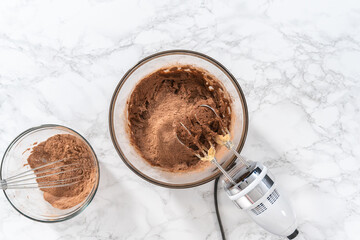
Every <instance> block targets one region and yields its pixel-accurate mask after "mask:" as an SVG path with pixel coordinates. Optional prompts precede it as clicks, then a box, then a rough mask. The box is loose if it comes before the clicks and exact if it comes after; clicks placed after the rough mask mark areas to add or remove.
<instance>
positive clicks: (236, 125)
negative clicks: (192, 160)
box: [109, 50, 248, 188]
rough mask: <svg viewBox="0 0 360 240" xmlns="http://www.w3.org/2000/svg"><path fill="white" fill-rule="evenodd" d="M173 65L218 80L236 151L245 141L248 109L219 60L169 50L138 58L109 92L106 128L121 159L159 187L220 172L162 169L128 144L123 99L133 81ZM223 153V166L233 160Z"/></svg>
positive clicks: (204, 178) (200, 179) (187, 183)
mask: <svg viewBox="0 0 360 240" xmlns="http://www.w3.org/2000/svg"><path fill="white" fill-rule="evenodd" d="M176 64H182V65H193V66H195V67H200V68H203V69H205V70H207V71H208V72H209V73H210V74H212V75H213V76H215V77H216V78H217V79H219V80H220V81H221V82H222V84H223V85H224V87H225V88H226V89H227V91H228V92H229V94H230V96H231V98H232V111H233V113H235V114H234V115H235V116H234V119H233V120H232V126H231V132H232V137H233V139H232V141H233V143H234V145H235V146H236V148H237V150H238V151H240V150H241V149H242V147H243V145H244V143H245V138H246V133H247V129H248V112H247V106H246V101H245V97H244V94H243V92H242V90H241V88H240V86H239V83H238V82H237V81H236V79H235V78H234V76H232V75H231V73H230V72H229V71H228V70H227V69H226V68H225V67H224V66H223V65H221V64H220V63H219V62H217V61H216V60H214V59H212V58H211V57H209V56H206V55H204V54H201V53H197V52H193V51H187V50H171V51H165V52H160V53H157V54H154V55H151V56H149V57H147V58H145V59H143V60H141V61H140V62H139V63H138V64H136V65H135V66H134V67H133V68H131V69H130V70H129V71H128V72H127V73H126V74H125V76H124V77H123V78H122V79H121V81H120V82H119V84H118V85H117V87H116V89H115V92H114V94H113V97H112V100H111V105H110V115H109V127H110V134H111V138H112V141H113V144H114V146H115V148H116V150H117V152H118V153H119V155H120V157H121V159H122V160H123V161H124V162H125V164H126V165H127V166H128V167H129V168H130V169H131V170H132V171H134V172H135V173H136V174H137V175H139V176H140V177H142V178H144V179H145V180H147V181H149V182H151V183H154V184H157V185H160V186H163V187H169V188H189V187H194V186H198V185H201V184H204V183H207V182H209V181H211V180H213V179H215V178H216V177H217V176H219V174H220V172H219V171H218V170H217V169H216V167H214V166H211V167H208V168H206V169H204V170H202V171H199V172H187V173H172V172H166V171H164V170H161V169H159V168H156V167H153V166H151V165H150V164H148V163H147V162H146V161H145V160H144V159H142V157H141V156H140V155H139V154H138V153H137V151H136V150H135V148H134V147H133V146H132V145H131V144H130V139H129V135H128V133H127V127H128V121H127V100H128V98H129V97H130V95H131V93H132V91H133V89H134V87H135V86H136V84H137V83H138V82H139V81H140V80H142V79H143V78H144V77H145V76H147V75H148V74H151V73H153V72H154V71H156V70H158V69H159V68H162V67H166V66H170V65H176ZM223 152H224V153H223V154H222V155H221V157H220V158H218V161H219V162H220V164H222V166H223V167H224V168H226V167H227V166H229V165H230V164H231V163H232V162H233V161H234V160H235V157H234V155H233V154H231V153H230V152H229V151H223Z"/></svg>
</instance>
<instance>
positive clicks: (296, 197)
mask: <svg viewBox="0 0 360 240" xmlns="http://www.w3.org/2000/svg"><path fill="white" fill-rule="evenodd" d="M359 22H360V2H359V1H357V0H354V1H348V0H344V1H338V0H331V1H327V0H326V1H325V0H323V1H320V0H315V1H304V0H294V1H285V0H254V1H210V0H209V1H183V0H181V1H180V0H176V1H167V2H166V1H145V0H143V1H115V0H114V1H111V0H89V1H85V0H77V1H26V0H23V1H1V2H0V126H1V127H0V152H1V153H3V152H4V151H5V149H6V147H7V146H8V144H9V143H10V141H11V140H12V139H13V138H14V137H15V136H17V135H18V134H19V133H20V132H22V131H23V130H25V129H27V128H29V127H32V126H37V125H40V124H43V123H58V124H62V125H65V126H69V127H71V128H74V129H76V130H77V131H79V132H80V133H81V134H83V135H84V136H85V137H87V139H88V140H89V141H90V143H91V144H92V146H93V147H94V149H95V151H96V153H97V154H98V157H99V159H100V162H101V163H100V164H101V171H102V172H101V183H100V188H99V191H98V193H97V195H96V197H95V199H94V201H93V202H92V203H91V205H90V206H89V207H88V208H87V209H86V211H85V212H83V213H82V214H81V215H79V216H77V217H75V218H74V219H72V220H69V221H67V222H63V223H57V224H42V223H37V222H33V221H31V220H29V219H26V218H25V217H23V216H21V215H20V214H18V213H17V212H16V211H15V210H14V209H13V208H12V207H11V206H10V204H9V203H8V202H7V200H6V199H5V197H4V195H3V194H1V195H0V206H1V207H0V217H1V220H0V239H2V240H3V239H5V240H7V239H36V240H42V239H44V240H45V239H46V240H47V239H57V240H70V239H154V240H155V239H219V238H220V235H219V231H218V227H217V225H216V224H217V223H216V218H215V214H214V207H213V191H212V188H213V183H209V184H206V185H203V186H201V187H197V188H193V189H187V190H170V189H165V188H161V187H157V186H155V185H152V184H150V183H147V182H145V181H144V180H142V179H140V178H139V177H138V176H136V175H135V174H133V173H132V172H131V171H130V170H129V169H128V168H127V167H126V166H125V165H124V164H123V162H122V161H121V160H120V158H119V157H118V155H117V153H116V151H115V149H114V147H113V145H112V143H111V140H110V136H109V131H108V107H109V103H110V98H111V96H112V93H113V90H114V88H115V86H116V84H117V83H118V81H119V80H120V78H121V77H122V76H123V74H124V73H125V72H126V71H127V70H128V69H129V68H130V67H131V66H132V65H134V64H135V63H136V62H137V61H139V60H140V59H141V58H143V57H145V56H148V55H150V54H153V53H155V52H158V51H162V50H168V49H174V48H175V49H190V50H195V51H200V52H203V53H205V54H208V55H210V56H212V57H214V58H215V59H217V60H219V61H220V62H221V63H223V64H224V65H225V66H226V67H227V68H228V69H229V70H230V71H231V72H232V73H233V74H234V75H235V77H236V78H237V79H238V81H239V83H240V85H241V86H242V88H243V90H244V92H245V95H246V98H247V101H248V107H249V113H250V128H249V134H248V138H247V141H246V144H245V148H244V150H243V152H242V153H243V155H245V156H247V157H248V158H250V159H253V160H255V161H262V162H264V163H265V164H267V165H268V166H269V167H270V168H271V169H272V170H273V172H274V173H275V175H276V176H277V179H278V181H279V183H280V185H281V186H282V187H283V188H284V189H285V191H287V193H288V195H289V197H290V199H291V202H292V204H293V206H294V209H295V211H296V212H297V215H298V221H299V230H300V231H301V237H299V238H298V239H316V240H340V239H352V240H355V239H360V215H359V213H360V175H359V170H360V162H359V160H360V147H359V146H360V137H359V136H360V126H359V121H360V112H359V107H360V95H359V94H360V80H359V78H360V68H359V62H360V27H359ZM135 189H136V190H138V192H135V191H134V190H135ZM139 191H140V192H139ZM144 195H145V196H146V197H144ZM220 208H221V211H222V216H223V221H224V225H225V228H226V234H227V237H228V239H247V240H256V239H261V240H270V239H271V240H277V239H280V238H279V237H276V236H273V235H271V234H269V233H267V232H265V231H264V230H262V229H260V228H259V227H257V226H256V225H255V224H254V223H253V222H252V221H251V220H250V219H249V218H248V217H247V216H246V215H245V214H244V213H242V212H240V211H239V210H238V209H237V208H236V207H235V206H234V205H233V204H232V203H231V202H230V200H228V199H227V197H226V196H225V194H224V193H223V192H221V193H220Z"/></svg>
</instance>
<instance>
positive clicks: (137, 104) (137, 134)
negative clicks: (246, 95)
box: [128, 65, 231, 172]
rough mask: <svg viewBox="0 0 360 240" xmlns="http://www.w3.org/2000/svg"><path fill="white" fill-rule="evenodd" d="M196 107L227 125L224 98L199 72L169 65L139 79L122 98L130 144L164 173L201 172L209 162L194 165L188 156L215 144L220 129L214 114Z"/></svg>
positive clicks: (227, 109) (228, 113)
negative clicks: (218, 117) (125, 96)
mask: <svg viewBox="0 0 360 240" xmlns="http://www.w3.org/2000/svg"><path fill="white" fill-rule="evenodd" d="M201 104H207V105H209V106H211V107H212V108H213V109H215V110H216V112H217V113H218V115H219V116H221V117H222V123H223V124H224V126H226V127H227V128H229V127H230V120H231V106H230V104H231V100H230V97H229V94H228V93H227V92H226V90H225V89H224V87H223V86H222V85H221V84H220V82H219V80H217V79H215V77H214V76H211V75H210V74H209V73H208V72H207V71H205V70H204V69H201V68H198V67H194V66H190V65H179V66H170V67H166V68H162V69H159V70H157V71H155V72H154V73H152V74H150V75H148V76H146V77H144V78H143V79H142V80H141V81H140V82H139V83H138V84H137V85H136V87H135V89H134V90H133V92H132V94H131V96H130V98H129V100H128V124H129V134H130V139H131V143H132V144H133V145H134V146H135V148H136V149H137V151H138V152H139V153H140V154H141V156H142V157H143V158H144V159H145V160H146V161H147V162H148V163H149V164H151V165H152V166H156V167H160V168H161V169H163V170H166V171H170V172H184V171H194V170H199V169H202V168H203V167H204V166H207V165H208V164H209V163H206V162H202V161H200V160H199V159H198V158H197V157H196V156H194V153H195V152H199V146H200V147H201V146H203V145H204V146H206V147H207V148H208V147H209V145H210V144H209V142H211V143H212V144H214V145H215V146H216V143H215V142H214V140H213V136H214V135H216V134H217V133H219V134H221V130H220V127H219V121H218V120H216V119H215V116H214V114H213V113H212V112H211V111H210V110H209V109H206V108H201V107H199V105H201ZM180 122H182V123H183V124H184V125H185V126H186V127H188V129H189V130H190V131H191V133H192V135H193V136H191V135H189V134H188V133H187V131H186V130H184V128H182V127H181V125H180ZM177 137H178V138H179V139H180V140H181V141H182V142H183V143H184V144H181V143H180V142H179V140H178V138H177Z"/></svg>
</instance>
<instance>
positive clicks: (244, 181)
mask: <svg viewBox="0 0 360 240" xmlns="http://www.w3.org/2000/svg"><path fill="white" fill-rule="evenodd" d="M239 166H240V167H239ZM228 174H229V175H230V176H231V178H232V179H233V180H234V181H235V182H236V185H233V184H232V183H230V182H229V181H228V180H227V179H224V180H223V184H224V189H225V191H226V193H227V195H228V196H229V198H230V199H231V200H232V201H233V202H234V203H235V205H236V206H238V207H239V208H240V209H243V210H245V211H246V212H247V213H248V214H249V216H250V217H251V218H252V219H253V220H254V221H255V222H256V223H257V224H258V225H260V226H261V227H262V228H264V229H265V230H267V231H269V232H271V233H273V234H276V235H279V236H283V237H287V238H289V239H294V238H295V237H296V236H297V235H298V233H299V232H298V230H297V229H296V228H297V221H296V216H295V213H294V211H293V210H292V208H291V206H290V204H289V203H288V201H287V199H286V197H285V196H284V194H283V193H282V192H281V191H280V190H279V189H278V187H277V185H276V183H275V179H274V178H273V177H272V175H271V173H270V172H269V171H268V169H267V167H265V166H264V165H262V164H260V163H251V164H250V166H249V167H247V168H244V167H243V166H242V164H240V165H238V164H236V165H235V166H234V167H233V168H232V169H231V170H230V171H229V172H228Z"/></svg>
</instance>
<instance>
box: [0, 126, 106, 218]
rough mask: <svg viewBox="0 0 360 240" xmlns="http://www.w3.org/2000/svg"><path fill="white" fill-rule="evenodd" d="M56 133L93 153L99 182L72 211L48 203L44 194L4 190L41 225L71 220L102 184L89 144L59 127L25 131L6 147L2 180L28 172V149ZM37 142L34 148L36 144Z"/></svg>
mask: <svg viewBox="0 0 360 240" xmlns="http://www.w3.org/2000/svg"><path fill="white" fill-rule="evenodd" d="M56 134H71V135H73V136H75V137H77V138H79V139H80V140H81V141H83V142H84V143H85V144H86V145H87V146H88V147H89V149H91V152H92V159H93V161H94V164H95V167H96V172H97V174H96V175H97V179H96V182H95V184H94V186H93V189H92V191H91V192H90V194H89V195H88V196H87V198H86V199H85V200H84V201H83V202H82V203H80V204H78V205H76V206H74V207H72V208H69V209H57V208H54V207H53V206H51V204H50V203H48V202H47V201H45V199H44V197H43V192H42V191H41V190H40V189H38V188H35V189H7V190H5V191H4V194H5V196H6V198H7V199H8V200H9V202H10V204H11V205H12V206H13V207H14V208H15V209H16V210H17V211H18V212H19V213H21V214H22V215H24V216H26V217H28V218H30V219H32V220H36V221H39V222H60V221H64V220H68V219H70V218H72V217H74V216H76V215H78V214H79V213H80V212H82V211H83V210H84V209H85V208H86V207H87V206H88V205H89V204H90V202H91V201H92V199H93V198H94V196H95V193H96V191H97V188H98V185H99V177H100V175H99V163H98V160H97V157H96V155H95V152H94V150H93V149H92V148H91V146H90V144H89V143H88V142H87V141H86V139H85V138H83V137H82V136H81V135H80V134H79V133H77V132H75V131H74V130H72V129H70V128H67V127H64V126H60V125H41V126H39V127H34V128H31V129H28V130H26V131H25V132H23V133H21V134H20V135H19V136H18V137H16V138H15V139H14V140H13V141H12V142H11V144H10V145H9V147H8V148H7V150H6V152H5V154H4V156H3V159H2V162H1V168H0V179H6V178H8V177H10V176H14V175H15V174H17V173H21V172H24V171H26V170H29V169H30V167H29V165H27V158H28V157H29V155H30V152H31V151H29V150H27V149H28V148H30V149H31V148H32V147H34V146H35V145H36V143H37V144H38V143H40V142H43V141H45V140H47V139H48V138H50V137H52V136H54V135H56ZM34 143H35V145H34Z"/></svg>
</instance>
